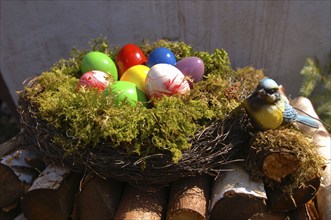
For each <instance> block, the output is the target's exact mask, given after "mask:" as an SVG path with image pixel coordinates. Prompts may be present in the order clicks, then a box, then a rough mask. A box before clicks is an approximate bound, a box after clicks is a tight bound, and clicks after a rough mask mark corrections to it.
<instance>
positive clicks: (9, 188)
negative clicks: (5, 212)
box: [0, 150, 42, 208]
mask: <svg viewBox="0 0 331 220" xmlns="http://www.w3.org/2000/svg"><path fill="white" fill-rule="evenodd" d="M31 160H36V156H35V155H33V154H32V153H30V152H28V151H26V150H17V151H15V152H13V153H11V154H9V155H7V156H5V157H3V158H2V159H1V160H0V192H1V196H0V208H5V207H6V206H9V205H11V204H12V203H14V202H16V201H18V200H19V199H20V198H21V196H22V195H23V193H24V192H25V191H26V190H27V189H28V188H29V187H30V186H31V184H32V182H33V180H34V178H35V177H37V176H38V174H39V173H38V170H37V169H42V168H41V167H33V166H31V165H30V164H29V161H31Z"/></svg>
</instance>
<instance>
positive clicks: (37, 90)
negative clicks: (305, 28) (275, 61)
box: [21, 39, 263, 162]
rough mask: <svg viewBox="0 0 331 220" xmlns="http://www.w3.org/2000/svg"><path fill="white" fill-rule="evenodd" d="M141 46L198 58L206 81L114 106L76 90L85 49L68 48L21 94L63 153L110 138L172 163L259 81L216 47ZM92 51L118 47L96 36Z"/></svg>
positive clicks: (113, 50)
mask: <svg viewBox="0 0 331 220" xmlns="http://www.w3.org/2000/svg"><path fill="white" fill-rule="evenodd" d="M140 46H141V48H142V49H143V51H144V52H145V53H146V56H148V54H149V52H150V51H151V50H152V49H154V48H156V47H161V46H162V47H167V48H169V49H170V50H172V51H173V52H174V53H175V55H176V58H177V60H180V59H181V58H184V57H187V56H199V57H201V58H202V59H203V60H204V62H205V66H206V74H205V80H203V81H201V82H199V83H197V84H196V85H195V87H194V89H193V90H191V92H190V93H189V94H186V95H184V96H173V97H164V98H162V99H161V100H158V101H157V103H156V105H155V106H154V107H153V108H146V107H144V106H143V105H142V104H141V105H140V104H138V105H137V106H135V107H133V106H131V105H130V104H129V103H126V102H125V101H124V102H123V103H122V104H121V105H115V101H114V98H113V97H112V96H111V95H109V96H107V95H106V94H105V93H98V92H97V91H91V90H88V91H86V90H79V91H78V90H77V89H76V85H77V82H78V79H79V77H80V76H81V75H82V73H81V71H80V65H81V61H82V58H83V56H84V54H86V53H87V52H88V51H89V50H85V51H83V50H77V49H73V50H72V52H71V54H70V58H68V59H61V60H60V61H58V62H57V63H56V64H54V66H53V67H52V68H51V69H50V70H49V71H47V72H44V73H42V74H41V75H40V76H38V77H36V78H35V79H34V80H33V81H32V82H31V83H30V86H28V87H26V88H25V91H24V92H23V93H21V97H22V98H23V99H25V100H27V101H28V103H29V104H30V105H31V107H32V108H33V109H36V117H38V118H40V119H42V120H43V121H44V122H45V123H47V124H49V125H51V126H53V129H54V130H55V131H56V135H55V136H54V137H53V139H52V140H51V141H54V142H56V143H57V144H58V145H59V146H61V147H62V148H63V151H64V152H66V153H70V152H73V151H76V150H79V149H82V148H89V147H98V143H100V142H111V143H112V147H114V148H121V149H122V150H123V149H124V150H125V152H127V154H138V155H141V156H142V157H143V156H146V155H149V154H152V153H156V152H160V151H161V152H164V151H169V152H171V153H172V155H173V161H174V162H177V161H179V160H180V159H181V157H182V152H183V151H184V150H186V149H188V148H190V146H191V143H190V139H191V138H192V136H193V135H194V134H195V133H196V132H197V131H198V130H199V129H201V128H203V127H204V126H205V125H206V124H208V123H209V122H210V121H212V120H214V119H222V118H225V117H226V116H227V114H228V113H229V112H231V111H232V110H233V109H234V108H236V107H237V106H238V105H239V104H240V102H241V99H242V97H244V96H245V95H247V94H248V93H249V92H251V91H252V90H253V86H252V85H254V87H255V85H256V84H257V83H258V81H259V78H258V77H256V78H255V77H246V76H245V75H246V74H251V73H252V72H255V73H256V72H258V71H255V70H254V69H252V68H250V69H243V70H240V71H237V72H236V71H234V70H232V69H231V66H230V61H229V58H228V55H227V53H226V52H225V51H224V50H218V49H216V50H215V52H214V53H212V54H209V53H207V52H200V51H194V50H193V49H192V47H191V46H189V45H187V44H185V43H182V42H169V41H164V40H162V41H157V42H154V43H146V42H145V43H141V45H140ZM91 50H97V51H101V52H104V53H106V54H108V55H109V56H110V57H111V58H113V59H114V58H115V54H116V52H117V51H118V48H116V47H110V46H109V44H108V43H107V41H106V40H105V39H95V40H93V41H92V42H91ZM259 74H260V73H259ZM262 75H263V74H262Z"/></svg>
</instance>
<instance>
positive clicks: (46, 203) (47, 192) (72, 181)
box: [22, 166, 81, 220]
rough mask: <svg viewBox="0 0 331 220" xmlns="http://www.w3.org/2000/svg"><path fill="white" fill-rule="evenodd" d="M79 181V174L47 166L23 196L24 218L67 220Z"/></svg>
mask: <svg viewBox="0 0 331 220" xmlns="http://www.w3.org/2000/svg"><path fill="white" fill-rule="evenodd" d="M80 179H81V175H80V174H75V173H71V172H70V171H69V170H67V169H64V168H60V167H54V166H48V167H47V168H46V169H45V170H44V171H43V172H42V173H41V174H40V175H39V176H38V178H37V179H36V180H35V181H34V182H33V185H32V186H31V188H30V189H29V190H28V192H27V193H26V194H25V195H24V196H23V201H22V210H23V213H24V216H25V217H26V218H27V219H34V220H39V219H40V220H44V219H53V220H62V219H63V220H67V219H68V218H69V217H70V215H71V212H72V209H73V206H74V195H75V194H76V192H77V190H78V186H79V181H80Z"/></svg>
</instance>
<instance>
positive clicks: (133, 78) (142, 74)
mask: <svg viewBox="0 0 331 220" xmlns="http://www.w3.org/2000/svg"><path fill="white" fill-rule="evenodd" d="M148 71H149V67H147V66H145V65H136V66H132V67H130V68H129V69H127V70H126V71H125V72H124V73H123V75H122V77H121V78H120V81H129V82H133V83H134V84H136V86H137V87H138V89H140V90H141V91H143V92H145V88H146V85H145V81H146V77H147V73H148Z"/></svg>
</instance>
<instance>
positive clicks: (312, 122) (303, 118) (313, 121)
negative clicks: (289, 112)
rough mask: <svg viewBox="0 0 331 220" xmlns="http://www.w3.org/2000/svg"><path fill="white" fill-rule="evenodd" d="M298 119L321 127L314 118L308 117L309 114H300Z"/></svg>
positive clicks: (306, 123) (314, 126) (305, 123)
mask: <svg viewBox="0 0 331 220" xmlns="http://www.w3.org/2000/svg"><path fill="white" fill-rule="evenodd" d="M296 121H297V122H300V123H301V124H304V125H307V126H310V127H312V128H318V127H319V126H318V124H317V122H316V121H315V120H314V119H313V118H310V117H307V116H304V115H298V118H297V120H296Z"/></svg>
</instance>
